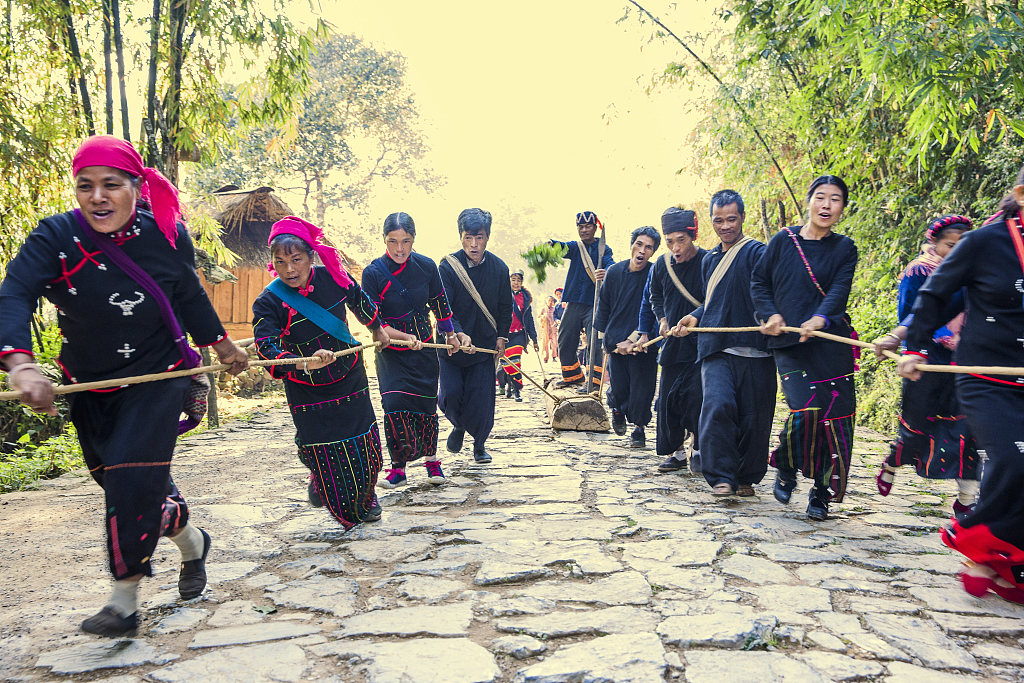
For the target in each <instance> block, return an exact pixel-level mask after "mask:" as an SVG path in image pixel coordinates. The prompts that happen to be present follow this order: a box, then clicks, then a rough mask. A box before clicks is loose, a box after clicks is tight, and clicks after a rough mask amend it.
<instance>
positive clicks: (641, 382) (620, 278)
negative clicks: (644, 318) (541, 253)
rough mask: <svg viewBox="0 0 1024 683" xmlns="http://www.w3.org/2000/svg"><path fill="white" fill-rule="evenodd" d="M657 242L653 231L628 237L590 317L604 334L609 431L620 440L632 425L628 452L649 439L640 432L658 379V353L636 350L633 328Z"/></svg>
mask: <svg viewBox="0 0 1024 683" xmlns="http://www.w3.org/2000/svg"><path fill="white" fill-rule="evenodd" d="M660 244H661V235H659V234H658V231H657V230H655V229H654V228H653V227H650V226H645V227H642V228H637V229H636V230H634V231H633V233H632V235H630V244H629V249H630V257H629V259H628V260H626V261H621V262H619V263H616V264H615V265H613V266H612V267H610V268H609V269H608V273H607V275H605V279H604V286H603V287H601V296H600V300H599V301H598V304H597V313H596V315H595V316H594V327H595V328H596V329H597V330H598V331H599V332H603V333H604V348H605V350H606V351H608V352H609V353H611V354H612V355H611V356H609V358H608V363H609V365H610V372H611V389H610V391H609V392H608V405H609V407H611V409H612V428H613V429H614V430H615V433H616V434H618V435H619V436H622V435H624V434H625V433H626V423H627V422H629V423H631V424H633V426H634V429H633V433H632V434H631V435H630V437H629V447H630V448H642V447H643V446H645V445H646V443H647V439H646V436H645V434H644V428H645V427H646V426H647V425H648V424H650V422H651V402H652V401H653V400H654V387H655V385H656V384H657V381H658V354H657V350H656V349H652V348H648V349H643V350H639V351H638V350H636V349H635V348H634V347H635V344H636V341H637V339H639V338H640V336H641V333H640V332H639V331H638V330H637V329H636V327H637V320H638V314H639V312H640V302H641V299H642V298H643V292H644V286H645V285H646V284H647V275H648V273H649V272H650V270H651V262H650V259H651V256H652V255H653V254H654V252H655V251H657V249H658V246H659V245H660Z"/></svg>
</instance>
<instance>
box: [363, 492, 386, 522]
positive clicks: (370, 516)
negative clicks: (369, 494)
mask: <svg viewBox="0 0 1024 683" xmlns="http://www.w3.org/2000/svg"><path fill="white" fill-rule="evenodd" d="M382 514H384V509H383V508H382V507H381V506H380V502H378V501H377V494H376V493H375V494H373V500H371V501H370V510H369V511H368V512H367V513H366V517H363V521H364V522H379V521H380V516H381V515H382Z"/></svg>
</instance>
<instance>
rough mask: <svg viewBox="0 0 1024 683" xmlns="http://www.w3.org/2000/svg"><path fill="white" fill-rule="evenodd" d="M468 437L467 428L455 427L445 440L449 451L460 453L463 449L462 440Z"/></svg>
mask: <svg viewBox="0 0 1024 683" xmlns="http://www.w3.org/2000/svg"><path fill="white" fill-rule="evenodd" d="M465 438H466V430H465V429H453V430H452V433H451V434H449V435H448V440H447V441H446V442H445V447H447V448H448V452H449V453H458V452H459V451H461V450H462V440H463V439H465Z"/></svg>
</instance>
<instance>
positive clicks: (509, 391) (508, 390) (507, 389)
mask: <svg viewBox="0 0 1024 683" xmlns="http://www.w3.org/2000/svg"><path fill="white" fill-rule="evenodd" d="M505 398H512V385H511V384H509V385H508V386H506V387H505Z"/></svg>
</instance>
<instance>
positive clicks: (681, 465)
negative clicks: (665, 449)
mask: <svg viewBox="0 0 1024 683" xmlns="http://www.w3.org/2000/svg"><path fill="white" fill-rule="evenodd" d="M685 469H686V461H685V460H680V459H678V458H677V457H676V456H674V455H670V456H668V457H667V458H665V459H664V460H662V461H661V462H660V463H658V471H659V472H678V471H679V470H685Z"/></svg>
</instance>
